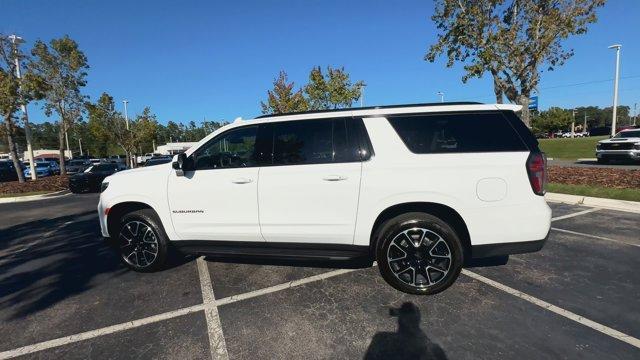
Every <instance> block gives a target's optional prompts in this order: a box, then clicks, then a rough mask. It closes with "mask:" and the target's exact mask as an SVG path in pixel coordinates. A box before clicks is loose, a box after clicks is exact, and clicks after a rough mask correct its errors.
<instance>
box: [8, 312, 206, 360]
mask: <svg viewBox="0 0 640 360" xmlns="http://www.w3.org/2000/svg"><path fill="white" fill-rule="evenodd" d="M203 309H204V305H203V304H199V305H194V306H190V307H186V308H182V309H179V310H174V311H169V312H166V313H162V314H158V315H153V316H149V317H146V318H142V319H138V320H133V321H129V322H126V323H122V324H117V325H112V326H107V327H104V328H101V329H97V330H91V331H86V332H83V333H79V334H74V335H70V336H65V337H61V338H57V339H53V340H49V341H43V342H40V343H37V344H33V345H27V346H23V347H20V348H17V349H13V350H8V351H3V352H0V359H11V358H14V357H18V356H22V355H27V354H31V353H34V352H37V351H42V350H46V349H51V348H54V347H58V346H62V345H67V344H71V343H75V342H78V341H83V340H89V339H92V338H95V337H98V336H103V335H109V334H113V333H116V332H120V331H124V330H129V329H133V328H137V327H140V326H143V325H148V324H152V323H155V322H158V321H163V320H168V319H172V318H175V317H178V316H183V315H187V314H191V313H194V312H198V311H202V310H203Z"/></svg>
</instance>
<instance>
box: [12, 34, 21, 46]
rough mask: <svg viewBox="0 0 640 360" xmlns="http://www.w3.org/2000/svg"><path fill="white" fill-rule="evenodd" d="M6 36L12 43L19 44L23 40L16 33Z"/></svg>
mask: <svg viewBox="0 0 640 360" xmlns="http://www.w3.org/2000/svg"><path fill="white" fill-rule="evenodd" d="M8 38H9V40H11V42H12V43H14V44H21V43H23V42H24V39H23V38H21V37H20V36H18V35H15V34H14V35H9V36H8Z"/></svg>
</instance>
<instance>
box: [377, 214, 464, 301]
mask: <svg viewBox="0 0 640 360" xmlns="http://www.w3.org/2000/svg"><path fill="white" fill-rule="evenodd" d="M413 227H420V228H425V229H428V230H431V231H433V232H435V233H437V234H438V235H440V236H441V237H442V238H443V239H444V241H445V242H446V243H447V245H448V246H449V249H450V250H451V265H450V268H449V272H448V273H447V275H446V277H445V279H443V280H442V281H440V282H438V283H437V284H435V285H432V286H429V287H426V288H423V289H421V288H417V287H414V286H411V285H407V284H405V283H404V282H402V281H401V280H399V279H398V278H397V277H396V276H395V274H394V273H393V271H391V268H390V266H389V264H388V262H387V249H388V247H389V245H390V244H391V241H392V240H393V239H394V238H395V237H396V236H397V235H398V234H399V233H400V232H401V231H404V230H407V229H410V228H413ZM379 234H380V235H379V236H378V238H377V242H376V260H377V262H378V267H379V268H380V273H381V275H382V277H383V278H384V279H385V281H386V282H387V283H389V284H390V285H391V286H393V287H394V288H396V289H397V290H400V291H402V292H406V293H410V294H416V295H433V294H437V293H439V292H441V291H443V290H445V289H447V288H448V287H449V286H451V285H452V284H453V282H455V280H456V279H457V278H458V275H459V274H460V271H461V270H462V264H463V260H464V259H463V251H462V243H461V241H460V239H459V238H458V235H457V234H456V232H455V231H454V230H453V229H452V228H451V227H450V226H449V225H447V223H446V222H444V221H443V220H441V219H440V218H438V217H435V216H433V215H430V214H426V213H407V214H403V215H399V216H397V217H395V218H393V219H390V220H389V221H387V222H386V223H385V225H383V227H382V229H381V231H380V232H379Z"/></svg>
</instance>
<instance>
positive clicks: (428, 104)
mask: <svg viewBox="0 0 640 360" xmlns="http://www.w3.org/2000/svg"><path fill="white" fill-rule="evenodd" d="M447 105H482V103H480V102H474V101H458V102H437V103H423V104H402V105H380V106H366V107H354V108H343V109H330V110H311V111H297V112H289V113H283V114H266V115H260V116H257V117H256V119H262V118H268V117H278V116H287V115H302V114H322V113H330V112H339V111H358V110H376V109H397V108H407V107H418V106H447Z"/></svg>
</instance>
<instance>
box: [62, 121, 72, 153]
mask: <svg viewBox="0 0 640 360" xmlns="http://www.w3.org/2000/svg"><path fill="white" fill-rule="evenodd" d="M67 132H68V131H67V129H66V127H65V129H64V141H65V142H66V143H67V151H68V152H69V159H73V151H71V148H70V147H69V135H67Z"/></svg>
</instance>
